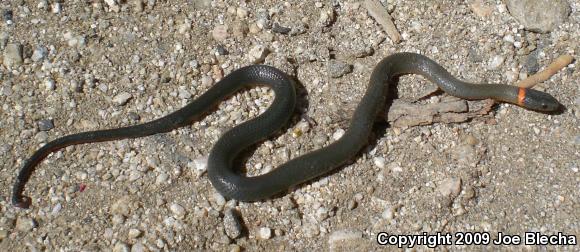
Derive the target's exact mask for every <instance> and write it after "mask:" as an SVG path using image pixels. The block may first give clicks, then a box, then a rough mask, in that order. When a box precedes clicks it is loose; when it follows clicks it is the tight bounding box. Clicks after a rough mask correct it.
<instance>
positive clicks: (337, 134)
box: [332, 129, 346, 141]
mask: <svg viewBox="0 0 580 252" xmlns="http://www.w3.org/2000/svg"><path fill="white" fill-rule="evenodd" d="M344 133H346V131H344V130H343V129H338V130H336V131H335V132H334V133H333V134H332V139H334V140H335V141H336V140H338V139H340V138H341V137H342V136H343V135H344Z"/></svg>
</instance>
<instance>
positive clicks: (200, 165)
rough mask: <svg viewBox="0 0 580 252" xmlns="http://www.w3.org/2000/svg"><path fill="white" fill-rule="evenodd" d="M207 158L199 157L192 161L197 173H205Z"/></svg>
mask: <svg viewBox="0 0 580 252" xmlns="http://www.w3.org/2000/svg"><path fill="white" fill-rule="evenodd" d="M207 158H208V157H200V158H196V159H194V160H193V165H194V167H195V169H196V170H198V171H201V172H203V171H206V170H207Z"/></svg>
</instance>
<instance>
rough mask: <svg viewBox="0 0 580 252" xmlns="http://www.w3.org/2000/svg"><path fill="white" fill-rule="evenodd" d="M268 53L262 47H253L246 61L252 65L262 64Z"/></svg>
mask: <svg viewBox="0 0 580 252" xmlns="http://www.w3.org/2000/svg"><path fill="white" fill-rule="evenodd" d="M268 53H270V51H269V50H268V48H267V47H266V46H264V45H256V46H254V47H253V48H252V49H251V50H250V52H249V53H248V60H249V61H250V62H252V63H254V64H258V63H262V62H264V60H265V59H266V56H268Z"/></svg>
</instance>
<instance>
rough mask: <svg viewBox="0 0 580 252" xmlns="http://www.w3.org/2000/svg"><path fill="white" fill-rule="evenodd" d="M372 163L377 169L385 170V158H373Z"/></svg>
mask: <svg viewBox="0 0 580 252" xmlns="http://www.w3.org/2000/svg"><path fill="white" fill-rule="evenodd" d="M373 163H375V165H376V166H377V167H378V168H381V169H383V168H385V158H384V157H375V158H373Z"/></svg>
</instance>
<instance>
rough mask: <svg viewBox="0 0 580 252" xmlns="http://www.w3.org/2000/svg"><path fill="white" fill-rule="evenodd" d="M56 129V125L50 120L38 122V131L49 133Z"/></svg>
mask: <svg viewBox="0 0 580 252" xmlns="http://www.w3.org/2000/svg"><path fill="white" fill-rule="evenodd" d="M53 128H54V123H53V121H52V120H50V119H43V120H40V121H38V130H40V131H49V130H51V129H53Z"/></svg>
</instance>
